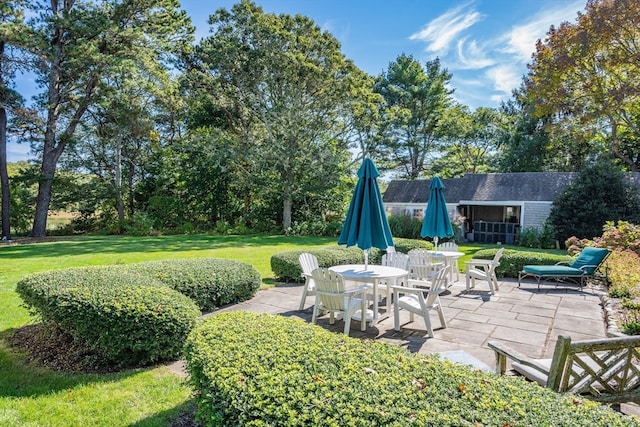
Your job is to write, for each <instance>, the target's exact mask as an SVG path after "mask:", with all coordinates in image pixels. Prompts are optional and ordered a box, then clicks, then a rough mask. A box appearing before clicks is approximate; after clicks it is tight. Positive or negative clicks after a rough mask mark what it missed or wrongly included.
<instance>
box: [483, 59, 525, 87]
mask: <svg viewBox="0 0 640 427" xmlns="http://www.w3.org/2000/svg"><path fill="white" fill-rule="evenodd" d="M519 69H520V67H518V66H516V65H511V64H503V65H499V66H496V67H492V68H490V69H488V70H487V72H486V73H485V76H486V77H487V78H488V79H489V80H490V81H491V82H492V84H493V88H494V89H495V90H496V91H498V92H502V93H504V94H506V95H511V91H512V90H513V89H514V88H517V87H518V86H519V85H520V82H522V75H521V73H520V71H519Z"/></svg>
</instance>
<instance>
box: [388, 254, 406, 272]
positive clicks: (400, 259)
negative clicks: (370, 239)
mask: <svg viewBox="0 0 640 427" xmlns="http://www.w3.org/2000/svg"><path fill="white" fill-rule="evenodd" d="M381 264H382V265H384V266H387V267H396V268H401V269H403V270H408V269H409V255H407V254H403V253H402V252H392V253H389V252H387V253H386V254H384V255H382V262H381Z"/></svg>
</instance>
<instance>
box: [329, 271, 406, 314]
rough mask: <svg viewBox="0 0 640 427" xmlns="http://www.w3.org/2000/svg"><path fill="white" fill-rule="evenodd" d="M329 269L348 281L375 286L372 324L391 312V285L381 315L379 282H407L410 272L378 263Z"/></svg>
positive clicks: (388, 287) (390, 283)
mask: <svg viewBox="0 0 640 427" xmlns="http://www.w3.org/2000/svg"><path fill="white" fill-rule="evenodd" d="M329 270H331V271H334V272H336V273H338V274H340V275H341V276H342V278H343V279H344V280H346V281H353V282H358V283H366V284H368V285H371V287H372V288H373V320H372V322H371V325H374V324H376V323H377V322H379V321H381V320H383V319H386V318H387V317H389V315H390V313H391V309H390V306H391V293H390V291H389V290H390V289H391V286H387V295H386V297H387V298H386V300H385V306H384V308H385V312H384V314H382V315H381V314H380V311H379V307H378V283H380V281H383V280H384V281H386V282H389V285H397V284H398V283H399V282H402V281H403V280H404V283H406V281H407V279H408V277H409V272H408V271H407V270H403V269H402V268H396V267H387V266H384V265H377V264H368V265H367V266H366V269H365V265H364V264H345V265H335V266H333V267H329Z"/></svg>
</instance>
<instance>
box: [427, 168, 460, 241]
mask: <svg viewBox="0 0 640 427" xmlns="http://www.w3.org/2000/svg"><path fill="white" fill-rule="evenodd" d="M429 190H430V191H429V200H427V211H426V212H425V214H424V219H423V220H422V231H421V232H420V235H421V236H422V237H431V238H433V241H434V242H435V245H436V250H438V239H443V238H445V237H451V236H453V227H451V220H450V219H449V212H447V202H446V200H445V199H444V184H443V183H442V181H441V180H440V178H439V177H437V176H436V177H434V178H433V179H432V180H431V183H430V184H429Z"/></svg>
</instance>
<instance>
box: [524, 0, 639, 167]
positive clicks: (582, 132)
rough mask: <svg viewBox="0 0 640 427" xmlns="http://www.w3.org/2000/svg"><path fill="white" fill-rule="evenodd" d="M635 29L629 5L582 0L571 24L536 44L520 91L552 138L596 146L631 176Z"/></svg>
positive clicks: (634, 4) (628, 0)
mask: <svg viewBox="0 0 640 427" xmlns="http://www.w3.org/2000/svg"><path fill="white" fill-rule="evenodd" d="M639 22H640V2H638V1H637V0H589V1H588V2H587V5H586V10H585V12H584V13H579V14H578V18H577V21H576V23H575V24H572V23H568V22H564V23H562V24H561V25H560V26H559V27H558V28H555V27H551V29H550V30H549V32H548V35H547V38H546V39H545V40H544V41H538V43H537V45H536V52H535V54H534V57H533V62H532V64H531V65H530V72H529V76H528V82H527V86H526V88H527V95H528V97H529V100H530V102H532V104H533V105H534V106H535V110H536V113H537V115H538V116H546V117H551V118H552V119H553V120H552V121H551V122H550V123H551V124H552V130H551V133H552V134H553V136H554V138H557V140H559V141H562V142H564V143H568V144H582V145H584V144H596V145H597V144H602V145H604V146H605V149H607V150H608V151H609V152H610V153H611V154H612V155H614V156H615V157H617V158H618V159H620V160H621V161H622V162H624V164H625V165H626V167H627V168H628V169H629V170H632V171H638V170H640V169H639V167H640V150H638V146H637V144H633V145H629V144H627V143H628V142H629V141H630V140H637V139H638V136H640V126H639V123H638V120H637V116H638V112H639V111H640V80H639V79H638V77H637V76H638V75H639V74H640V60H639V58H640V27H639V26H638V23H639ZM622 134H624V135H626V136H627V138H622V137H621V135H622ZM597 148H598V147H596V149H594V148H593V147H592V148H587V149H582V150H581V151H582V154H585V153H587V154H591V153H593V152H594V151H597Z"/></svg>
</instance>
